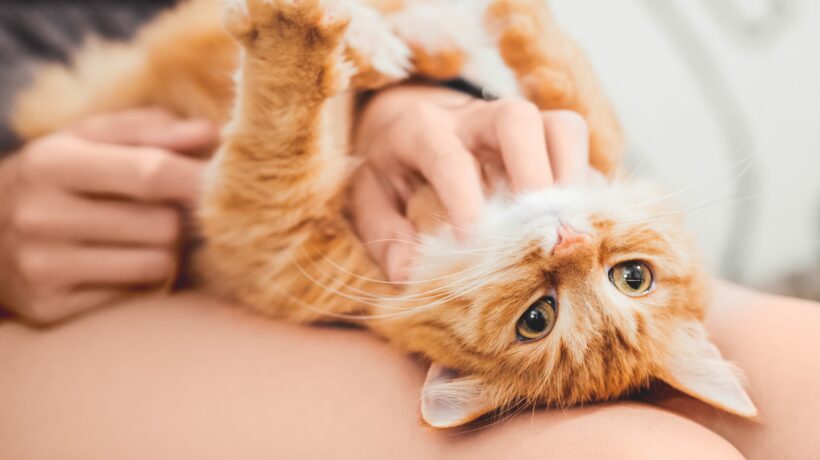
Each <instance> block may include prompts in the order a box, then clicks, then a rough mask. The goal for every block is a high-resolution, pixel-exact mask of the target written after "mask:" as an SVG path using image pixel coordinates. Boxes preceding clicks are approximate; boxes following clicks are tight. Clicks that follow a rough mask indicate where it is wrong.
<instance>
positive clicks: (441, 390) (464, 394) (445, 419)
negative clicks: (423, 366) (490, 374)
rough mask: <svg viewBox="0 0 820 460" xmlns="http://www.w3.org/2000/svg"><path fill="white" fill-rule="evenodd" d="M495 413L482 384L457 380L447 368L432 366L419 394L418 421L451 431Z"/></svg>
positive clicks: (460, 378) (465, 378)
mask: <svg viewBox="0 0 820 460" xmlns="http://www.w3.org/2000/svg"><path fill="white" fill-rule="evenodd" d="M493 409H495V407H493V404H492V403H491V402H490V400H489V399H488V398H487V396H486V394H485V392H484V388H483V383H482V382H481V380H480V379H478V378H474V377H461V376H459V375H458V373H457V372H456V371H454V370H452V369H450V368H447V367H444V366H442V365H440V364H436V363H433V364H431V365H430V370H428V371H427V378H426V379H425V380H424V387H423V388H422V390H421V417H422V418H423V419H424V421H425V422H427V424H429V425H430V426H432V427H435V428H452V427H456V426H459V425H464V424H465V423H468V422H471V421H473V420H475V419H477V418H478V417H480V416H482V415H484V414H485V413H487V412H489V411H491V410H493Z"/></svg>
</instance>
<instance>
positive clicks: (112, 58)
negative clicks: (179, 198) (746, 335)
mask: <svg viewBox="0 0 820 460" xmlns="http://www.w3.org/2000/svg"><path fill="white" fill-rule="evenodd" d="M338 3H346V4H347V6H348V7H349V14H350V16H348V15H347V14H348V13H342V12H341V11H340V10H338V9H336V7H337V6H338ZM459 8H460V9H461V10H459ZM431 11H432V12H436V11H437V12H438V14H445V13H446V12H447V11H451V12H452V11H456V12H458V11H462V12H467V13H468V14H474V15H475V16H476V17H477V18H478V19H479V20H478V21H477V22H478V24H479V25H478V26H477V29H480V31H481V32H482V33H486V34H487V36H493V37H495V38H496V40H497V44H498V46H497V48H494V50H495V51H496V58H497V63H498V66H499V70H503V71H506V72H508V74H509V76H510V78H511V80H510V81H513V83H514V84H515V88H516V90H517V91H518V92H520V93H522V94H523V95H525V96H526V97H528V98H529V99H530V100H532V101H533V102H535V103H536V104H537V105H538V106H539V107H541V108H544V109H546V108H568V109H572V110H575V111H578V112H580V113H582V114H583V115H584V116H585V117H586V118H587V120H588V122H589V124H590V128H591V159H590V162H591V164H592V165H593V166H594V167H596V168H598V169H599V170H601V171H603V172H605V173H611V172H612V171H613V169H614V168H615V166H616V164H617V160H618V157H619V154H620V151H621V149H622V143H623V141H622V135H621V132H620V129H619V127H618V124H617V122H616V120H615V117H614V115H613V113H612V110H611V108H610V106H609V104H608V103H607V101H606V98H605V97H604V95H603V93H602V91H601V89H600V86H599V85H598V83H597V81H596V80H595V78H594V76H593V74H592V71H591V69H590V68H589V66H588V64H587V63H586V61H585V60H584V58H583V57H582V56H581V54H580V53H579V52H578V51H577V49H576V48H575V47H574V46H573V45H572V42H571V41H569V40H568V39H567V38H566V36H564V35H563V34H562V33H561V32H560V30H559V29H558V28H557V27H556V26H555V24H554V21H553V18H552V16H551V15H550V13H549V11H548V10H547V8H546V6H545V5H544V2H540V1H536V0H492V1H489V2H484V1H480V2H464V1H446V0H428V1H422V0H419V1H416V2H406V4H405V2H401V1H399V0H395V1H388V0H382V1H377V0H372V1H371V2H369V4H365V3H363V2H359V1H355V0H350V1H349V2H339V1H330V0H326V1H324V2H322V1H319V0H298V1H293V0H244V1H238V0H237V1H231V2H228V3H227V4H226V8H225V12H224V17H225V24H226V25H227V30H228V32H229V34H230V35H231V36H233V37H235V39H236V42H234V41H232V40H231V38H230V36H229V34H228V33H227V32H225V31H224V29H223V28H222V27H221V26H220V25H219V22H218V20H217V17H218V14H217V11H216V9H215V5H214V4H213V2H210V1H207V0H193V1H191V2H188V3H186V4H183V5H182V6H180V7H179V8H177V9H176V10H175V11H173V12H170V13H168V14H166V15H164V16H162V17H160V18H159V19H157V20H156V21H154V22H153V23H151V24H149V25H148V26H146V28H145V29H144V30H143V31H142V33H141V34H140V35H139V37H138V38H137V40H135V42H134V43H132V44H128V45H111V44H105V43H90V44H88V46H87V47H86V49H85V50H84V51H83V52H82V53H81V54H80V55H78V56H77V57H76V59H75V65H74V67H73V68H72V69H65V68H62V67H56V66H55V67H50V68H45V69H42V70H41V72H40V74H39V78H38V80H37V82H36V83H35V84H34V85H33V86H32V87H31V88H30V89H29V90H28V91H26V92H25V93H24V94H22V95H21V97H20V99H19V101H18V104H17V106H16V110H15V117H14V122H15V126H16V128H17V131H18V132H19V133H21V134H22V135H24V136H26V137H28V138H32V137H36V136H39V135H42V134H44V133H48V132H50V131H52V130H55V129H57V128H60V127H62V126H65V125H67V124H68V123H70V122H71V121H73V120H75V119H77V118H79V117H81V116H83V115H84V114H88V113H94V112H99V111H102V110H113V109H118V108H125V107H131V106H136V105H147V104H153V105H160V106H163V107H165V108H168V109H170V110H174V111H176V112H178V113H180V114H183V115H194V116H208V117H210V118H211V119H213V120H216V121H219V122H225V128H224V134H223V140H222V144H221V147H220V148H219V151H218V152H217V154H216V156H215V158H214V160H213V163H212V165H211V168H210V171H209V174H208V177H207V181H206V183H207V190H206V192H205V194H204V196H203V199H202V205H201V209H200V212H199V215H200V220H201V226H202V232H203V235H204V238H205V246H204V248H203V249H202V250H201V251H200V252H199V253H198V255H197V258H196V259H197V260H196V267H197V271H198V273H199V274H200V276H201V279H202V282H203V284H204V285H205V286H206V287H207V288H208V289H211V290H212V291H214V292H216V293H218V294H220V295H222V296H225V297H229V298H232V299H236V300H238V301H239V302H241V303H244V304H246V305H248V306H250V307H252V308H254V309H256V310H258V311H261V312H264V313H267V314H270V315H273V316H277V317H281V318H286V319H288V320H291V321H297V322H317V321H328V320H332V321H338V320H344V321H350V322H355V323H358V324H362V325H364V326H365V327H368V328H370V329H371V330H373V331H374V332H375V333H377V334H379V335H381V336H383V337H385V338H387V339H388V340H390V341H391V342H392V343H394V344H396V345H398V346H400V347H402V348H404V349H406V350H408V351H411V352H417V353H419V354H421V355H423V356H424V357H426V358H427V359H429V360H430V361H431V362H432V363H433V364H432V365H431V367H430V372H429V374H428V378H427V381H426V382H425V385H424V389H423V391H422V416H423V418H424V420H425V421H426V422H427V423H429V424H430V425H432V426H436V427H450V426H455V425H459V424H462V423H466V422H468V421H470V420H473V419H475V418H476V417H478V416H480V415H481V414H484V413H486V412H488V411H491V410H494V409H497V408H504V407H513V406H516V405H518V404H536V403H538V404H552V405H571V404H578V403H584V402H590V401H600V400H607V399H612V398H616V397H619V396H621V395H623V394H625V393H627V392H629V391H632V390H635V389H638V388H641V387H644V386H645V385H647V384H648V383H649V382H650V381H651V380H653V379H660V380H663V381H666V382H667V383H669V384H670V385H672V386H674V387H676V388H678V389H680V390H682V391H684V392H686V393H688V394H690V395H692V396H695V397H697V398H700V399H702V400H704V401H706V402H708V403H710V404H713V405H715V406H717V407H720V408H722V409H725V410H727V411H729V412H732V413H735V414H739V415H744V416H754V415H755V414H756V409H755V407H754V405H753V404H752V402H751V400H750V399H749V397H748V396H747V395H746V393H745V391H744V390H743V388H742V385H741V383H740V381H739V378H738V375H737V372H736V371H735V369H734V367H733V366H732V365H730V364H729V363H727V362H726V361H725V360H723V359H722V358H721V356H720V353H719V352H718V350H717V349H716V347H715V346H714V345H713V344H712V343H711V342H710V341H709V339H708V337H707V334H706V332H705V330H704V327H703V325H702V320H703V316H704V306H705V302H706V300H705V296H706V294H705V290H706V289H705V281H704V279H703V276H704V275H703V269H702V268H701V266H700V265H699V263H698V262H697V260H696V259H695V258H694V257H693V256H692V255H691V254H692V253H693V251H692V250H691V248H690V246H689V242H688V238H687V237H686V235H685V234H684V232H683V230H682V227H681V224H680V222H679V221H677V220H676V219H670V218H667V217H668V216H667V214H668V212H667V211H666V210H664V209H663V206H662V204H663V201H664V200H663V197H662V196H660V195H659V194H658V192H657V191H655V190H654V189H652V188H651V187H649V186H647V185H644V184H640V183H633V182H619V181H613V182H606V183H601V184H597V185H589V186H586V187H583V188H577V189H557V188H556V189H552V190H548V191H543V192H538V193H531V194H526V195H522V196H505V195H504V194H502V193H498V194H497V196H496V197H494V198H493V199H492V200H491V204H490V206H489V207H488V209H487V210H486V212H485V213H484V215H483V216H482V217H481V218H480V220H479V222H477V223H476V224H475V225H474V227H472V228H470V229H467V231H468V233H469V235H470V236H469V237H468V238H467V239H466V241H458V242H457V241H456V240H455V238H454V236H453V234H452V231H451V229H449V228H447V227H440V228H436V229H431V230H428V232H427V233H426V234H425V235H424V236H423V237H422V240H421V243H420V249H419V252H420V255H419V258H418V263H417V266H416V267H415V268H414V271H413V274H412V276H411V279H410V281H408V282H406V283H401V284H390V283H387V282H384V281H383V276H382V274H381V273H380V272H379V270H378V269H377V268H376V266H375V265H374V263H373V262H372V261H371V260H370V259H369V258H368V256H367V254H366V252H365V249H364V247H363V245H362V243H361V242H360V241H359V240H358V239H357V238H356V236H355V235H354V234H353V232H352V230H351V227H350V225H349V223H348V221H347V219H346V217H345V215H344V198H345V196H344V190H345V185H346V181H347V178H348V177H349V175H350V172H351V169H352V167H353V166H352V163H351V162H350V161H349V160H348V157H347V156H346V153H347V151H348V149H349V146H348V144H349V139H348V137H349V131H350V125H351V108H352V103H351V100H352V97H351V96H352V92H351V91H348V87H349V82H352V87H353V88H362V87H376V86H380V85H383V84H385V83H386V82H390V81H396V80H400V79H402V78H405V77H406V76H407V75H409V74H412V73H420V74H424V75H427V76H431V77H437V78H443V77H448V76H453V75H455V74H461V73H468V67H469V65H471V64H470V63H471V62H474V61H476V60H477V59H478V58H477V56H478V53H477V52H474V51H475V50H473V49H470V48H469V47H468V46H464V44H463V43H459V37H450V39H448V37H446V34H445V33H444V32H445V31H442V30H439V31H437V32H436V31H434V30H431V28H427V29H424V32H423V33H424V34H429V35H425V36H422V35H419V36H413V31H414V30H416V31H417V30H418V29H420V28H419V27H412V24H413V23H414V21H417V20H418V19H417V18H424V17H425V14H429V13H430V12H431ZM414 18H416V19H414ZM452 19H453V20H457V19H458V20H465V21H466V20H467V19H468V18H465V17H461V16H459V17H453V18H452ZM416 24H417V25H418V22H416ZM422 29H423V28H422ZM453 29H456V30H457V33H458V34H462V33H467V32H468V31H467V30H462V29H458V28H453ZM416 33H419V34H421V32H416ZM436 33H438V34H439V36H440V37H442V38H441V39H440V40H439V41H438V42H435V40H433V42H435V43H431V40H429V37H430V36H435V34H436ZM237 42H238V43H239V45H238V46H237V45H236V44H235V43H237ZM240 49H241V51H240ZM498 56H500V58H498ZM502 58H503V63H504V64H502V60H501V59H502ZM492 59H493V57H492V56H491V57H490V62H491V63H492V62H495V61H493V60H492ZM103 64H104V65H103ZM237 66H238V70H239V73H238V75H239V77H238V79H237V84H236V89H235V91H234V90H232V88H233V86H232V85H231V84H230V83H229V78H228V77H229V75H230V73H231V72H233V71H234V70H235V69H236V68H237ZM102 69H105V71H103V70H102ZM513 76H514V78H513ZM46 102H47V104H46ZM230 106H233V113H231V112H230V110H229V107H230ZM44 107H47V110H44ZM430 196H431V194H430V193H429V190H421V191H419V193H418V195H417V198H416V202H417V203H418V202H422V204H421V205H418V204H414V205H413V206H412V208H413V209H429V208H430V206H433V204H434V201H435V199H434V197H433V198H432V199H428V198H426V197H430ZM414 212H415V211H414ZM661 217H664V218H661Z"/></svg>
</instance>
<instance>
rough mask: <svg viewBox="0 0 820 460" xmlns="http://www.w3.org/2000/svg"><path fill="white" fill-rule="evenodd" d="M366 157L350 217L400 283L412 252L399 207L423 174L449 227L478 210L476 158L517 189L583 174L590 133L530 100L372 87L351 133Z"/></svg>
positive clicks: (574, 119) (579, 120)
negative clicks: (371, 95)
mask: <svg viewBox="0 0 820 460" xmlns="http://www.w3.org/2000/svg"><path fill="white" fill-rule="evenodd" d="M355 142H356V151H357V152H358V153H359V154H360V155H362V156H364V157H366V165H365V166H364V167H363V168H362V169H361V170H360V171H359V172H358V174H357V177H356V178H355V180H354V184H353V187H352V192H351V212H352V215H353V221H354V225H355V227H356V230H357V232H358V233H359V235H360V237H361V238H362V241H363V242H364V243H365V244H366V246H367V248H368V251H369V252H370V254H371V256H372V257H373V258H374V259H375V260H376V261H377V263H379V264H380V266H381V267H382V269H383V270H384V272H385V273H386V274H387V276H388V277H389V279H391V280H393V281H400V280H402V279H404V278H405V277H406V275H407V270H408V268H409V266H410V264H411V261H412V258H413V255H414V247H415V246H414V245H413V244H412V243H411V241H412V239H413V237H414V235H415V229H414V228H413V225H412V224H411V223H410V222H409V220H408V219H407V217H406V215H405V213H404V209H405V205H406V203H407V200H408V198H409V197H410V195H411V194H412V192H413V188H414V183H415V182H416V181H417V179H416V177H417V176H418V175H419V174H420V175H421V176H422V177H423V178H424V179H425V180H426V181H427V182H429V183H430V184H431V186H432V187H433V189H434V190H435V192H436V194H437V195H438V197H439V199H440V200H441V202H442V204H443V206H444V208H445V210H446V212H447V217H448V221H449V223H450V224H451V225H452V226H453V227H454V228H455V229H460V228H465V227H467V226H468V225H469V224H470V223H471V222H472V221H473V220H474V219H475V218H476V217H477V216H478V215H479V214H480V213H481V211H482V208H483V205H484V191H483V188H482V168H481V165H491V166H494V167H495V168H493V169H496V170H501V171H506V176H507V180H508V182H509V184H510V186H511V188H512V191H513V192H523V191H530V190H539V189H543V188H546V187H549V186H551V185H553V184H563V185H567V184H572V183H577V182H579V181H583V180H584V179H585V178H586V177H587V176H588V173H589V167H588V160H589V147H588V145H589V132H588V128H587V125H586V122H585V120H584V119H583V117H581V115H578V114H577V113H575V112H569V111H562V110H558V111H546V112H541V111H539V110H538V108H537V107H536V106H535V105H534V104H532V103H530V102H527V101H523V100H515V99H501V100H497V101H492V102H487V101H483V100H477V99H472V98H469V97H466V96H465V95H464V94H462V93H458V92H455V91H452V90H449V89H444V88H438V87H429V86H400V87H396V88H394V89H390V90H386V91H383V92H382V93H379V94H377V95H376V96H375V97H374V99H373V100H372V101H370V103H369V104H368V106H367V107H366V109H365V110H364V113H363V114H362V117H361V119H360V121H359V125H358V129H357V132H356V141H355Z"/></svg>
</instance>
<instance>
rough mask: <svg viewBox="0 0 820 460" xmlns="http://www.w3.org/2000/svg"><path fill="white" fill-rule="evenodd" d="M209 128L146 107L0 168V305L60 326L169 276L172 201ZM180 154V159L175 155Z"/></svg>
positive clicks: (190, 190) (182, 192)
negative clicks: (80, 314)
mask: <svg viewBox="0 0 820 460" xmlns="http://www.w3.org/2000/svg"><path fill="white" fill-rule="evenodd" d="M215 141H216V130H215V128H214V127H213V126H212V125H211V124H209V123H208V122H205V121H201V120H200V121H196V120H193V121H185V120H180V119H177V118H174V117H173V116H171V115H170V114H168V113H165V112H163V111H160V110H155V109H141V110H133V111H127V112H122V113H117V114H110V115H100V116H96V117H92V118H90V119H88V120H86V121H84V122H82V123H80V124H78V125H77V126H75V127H73V128H71V129H67V130H65V131H62V132H58V133H55V134H52V135H49V136H46V137H43V138H40V139H38V140H35V141H32V142H30V143H29V144H27V145H26V146H24V147H23V148H22V149H21V150H20V151H19V152H17V153H14V154H12V155H11V156H10V157H9V158H7V159H5V160H3V161H2V162H1V163H0V197H2V200H0V306H4V307H6V308H8V309H11V310H13V311H15V312H17V313H18V314H20V315H21V316H23V317H24V318H27V319H29V320H31V321H35V322H39V323H46V322H52V321H56V320H60V319H63V318H65V317H68V316H70V315H72V314H74V313H78V312H80V311H84V310H87V309H90V308H93V307H96V306H98V305H102V304H104V303H106V302H110V301H111V300H113V299H116V298H118V297H120V296H123V295H126V294H127V293H129V292H133V291H134V290H136V289H140V288H144V287H150V286H161V285H162V284H163V283H168V282H170V281H171V280H172V278H173V277H174V276H175V273H176V265H177V263H178V262H177V254H176V252H177V251H176V246H177V241H178V239H179V237H180V231H181V220H180V214H179V205H185V204H191V203H193V202H194V201H195V200H196V199H197V197H198V194H199V188H200V182H201V177H200V176H201V173H202V171H203V167H204V164H205V161H204V160H202V159H198V158H196V155H197V154H199V153H201V152H204V151H206V150H207V149H209V148H211V147H213V146H214V145H215ZM181 153H186V154H188V155H182V154H181Z"/></svg>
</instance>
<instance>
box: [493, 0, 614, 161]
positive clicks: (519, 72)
mask: <svg viewBox="0 0 820 460" xmlns="http://www.w3.org/2000/svg"><path fill="white" fill-rule="evenodd" d="M486 21H487V23H488V26H489V27H490V29H491V31H492V32H493V33H494V34H496V35H497V37H498V47H499V50H500V52H501V56H502V57H503V59H504V61H505V62H506V63H507V65H508V66H509V67H510V68H511V69H512V70H513V71H514V72H515V74H516V77H517V78H518V81H519V84H520V86H521V89H522V90H523V92H524V95H525V96H526V97H527V98H528V99H530V100H531V101H533V102H534V103H535V104H536V105H538V106H539V107H540V108H541V109H569V110H573V111H576V112H578V113H580V114H581V115H583V116H584V117H585V118H586V121H587V123H588V124H589V128H590V163H591V164H592V166H593V167H595V168H597V169H598V170H600V171H602V172H604V173H606V174H609V173H612V172H613V171H614V169H615V168H616V167H617V166H618V163H619V161H620V158H621V156H622V154H623V151H624V148H625V140H624V135H623V132H622V130H621V126H620V124H619V122H618V119H617V117H616V115H615V112H614V110H613V108H612V106H611V104H610V102H609V99H608V98H607V97H606V94H605V93H604V91H603V88H602V87H601V84H600V82H599V81H598V79H597V78H596V76H595V73H594V71H593V69H592V66H591V65H590V63H589V61H587V59H586V57H585V56H584V54H583V53H582V52H581V50H580V49H579V48H578V46H577V45H576V44H575V43H574V42H573V41H572V39H570V38H569V37H568V36H566V35H565V34H564V33H563V31H561V29H560V28H559V27H558V25H557V24H556V22H555V19H554V17H553V15H552V12H551V11H550V10H549V7H548V6H547V2H546V1H544V0H493V1H492V2H491V4H490V6H489V8H488V10H487V15H486Z"/></svg>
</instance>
